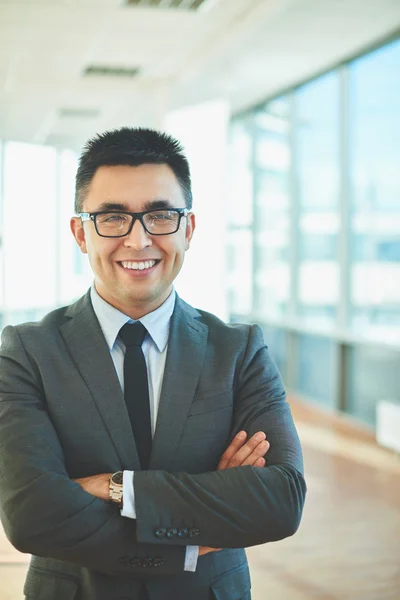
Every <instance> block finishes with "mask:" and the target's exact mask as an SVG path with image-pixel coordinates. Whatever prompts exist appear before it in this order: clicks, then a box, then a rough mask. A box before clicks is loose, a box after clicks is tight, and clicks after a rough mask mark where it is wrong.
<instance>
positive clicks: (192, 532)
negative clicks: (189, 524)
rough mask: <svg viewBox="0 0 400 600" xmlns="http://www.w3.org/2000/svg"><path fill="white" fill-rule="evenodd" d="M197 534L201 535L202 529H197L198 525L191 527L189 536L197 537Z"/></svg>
mask: <svg viewBox="0 0 400 600" xmlns="http://www.w3.org/2000/svg"><path fill="white" fill-rule="evenodd" d="M196 535H200V529H197V528H196V527H194V528H193V529H189V537H191V538H192V537H196Z"/></svg>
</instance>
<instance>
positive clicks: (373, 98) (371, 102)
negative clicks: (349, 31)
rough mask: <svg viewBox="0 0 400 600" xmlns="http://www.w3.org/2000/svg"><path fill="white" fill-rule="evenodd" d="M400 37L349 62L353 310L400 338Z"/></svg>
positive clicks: (358, 324) (363, 326)
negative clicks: (375, 50)
mask: <svg viewBox="0 0 400 600" xmlns="http://www.w3.org/2000/svg"><path fill="white" fill-rule="evenodd" d="M399 65H400V40H398V41H396V42H394V43H392V44H390V45H388V46H386V47H384V48H381V49H380V50H378V51H377V52H374V53H372V54H370V55H368V56H365V57H363V58H360V59H359V60H356V61H355V62H354V63H352V64H351V65H349V75H348V77H349V149H350V168H349V174H350V180H351V198H350V201H351V204H350V211H351V256H350V259H351V285H350V299H351V310H350V313H349V323H350V325H351V327H352V328H353V329H354V330H355V331H357V332H361V333H368V334H369V335H370V336H373V337H374V338H385V339H387V340H390V339H391V340H393V341H397V342H398V343H400V168H399V167H400V66H399Z"/></svg>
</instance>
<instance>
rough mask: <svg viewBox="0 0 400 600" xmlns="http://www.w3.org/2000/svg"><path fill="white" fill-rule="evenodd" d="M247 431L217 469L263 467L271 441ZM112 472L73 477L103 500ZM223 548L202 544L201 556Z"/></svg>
mask: <svg viewBox="0 0 400 600" xmlns="http://www.w3.org/2000/svg"><path fill="white" fill-rule="evenodd" d="M246 440H247V433H246V431H243V430H242V431H239V433H238V434H237V435H236V436H235V437H234V438H233V440H232V442H231V444H230V445H229V446H228V448H227V449H226V450H225V452H224V453H223V455H222V456H221V460H220V461H219V463H218V467H217V470H218V471H223V470H225V469H231V468H234V467H244V466H246V465H249V466H253V467H263V466H264V465H265V458H264V456H265V454H266V453H267V452H268V449H269V442H268V441H267V440H266V437H265V433H264V432H262V431H259V432H257V433H255V434H254V435H253V436H252V437H251V438H250V439H249V440H247V441H246ZM111 475H112V473H102V474H100V475H92V476H91V477H81V478H77V479H73V481H75V482H76V483H78V484H79V485H80V486H81V487H82V489H84V490H85V491H86V492H87V493H88V494H91V495H92V496H94V497H96V498H99V499H101V500H106V501H107V500H108V498H109V479H110V477H111ZM218 550H221V548H211V547H210V546H200V550H199V556H203V555H205V554H209V553H210V552H216V551H218Z"/></svg>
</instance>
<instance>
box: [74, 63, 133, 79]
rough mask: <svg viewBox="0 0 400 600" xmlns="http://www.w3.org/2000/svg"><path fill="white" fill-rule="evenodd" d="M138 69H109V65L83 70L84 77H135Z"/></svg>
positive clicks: (94, 66) (92, 66) (90, 66)
mask: <svg viewBox="0 0 400 600" xmlns="http://www.w3.org/2000/svg"><path fill="white" fill-rule="evenodd" d="M138 73H139V68H138V67H111V66H109V65H89V66H88V67H86V69H85V73H84V74H85V75H86V76H94V77H135V76H136V75H137V74H138Z"/></svg>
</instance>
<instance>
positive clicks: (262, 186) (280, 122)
mask: <svg viewBox="0 0 400 600" xmlns="http://www.w3.org/2000/svg"><path fill="white" fill-rule="evenodd" d="M254 138H255V161H254V180H255V191H254V213H255V218H254V252H255V254H254V306H253V308H254V311H255V312H256V314H257V315H260V316H261V317H262V316H263V315H268V317H269V318H270V319H278V320H279V319H281V318H282V317H284V315H285V314H286V313H287V311H288V304H289V298H290V289H289V288H290V266H289V243H290V240H289V238H290V167H291V147H290V143H289V103H288V99H287V98H285V97H283V98H278V99H276V100H273V101H272V102H269V103H268V104H266V105H265V106H264V107H263V108H262V109H261V110H259V111H257V112H256V113H255V115H254Z"/></svg>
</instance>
